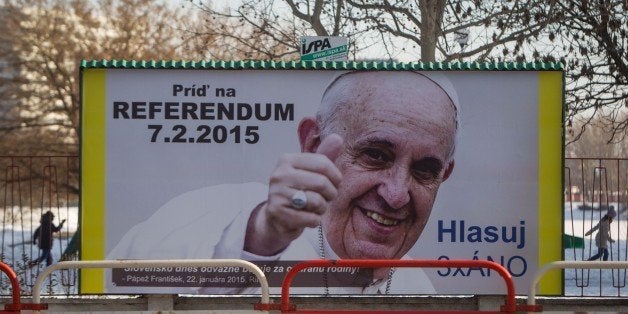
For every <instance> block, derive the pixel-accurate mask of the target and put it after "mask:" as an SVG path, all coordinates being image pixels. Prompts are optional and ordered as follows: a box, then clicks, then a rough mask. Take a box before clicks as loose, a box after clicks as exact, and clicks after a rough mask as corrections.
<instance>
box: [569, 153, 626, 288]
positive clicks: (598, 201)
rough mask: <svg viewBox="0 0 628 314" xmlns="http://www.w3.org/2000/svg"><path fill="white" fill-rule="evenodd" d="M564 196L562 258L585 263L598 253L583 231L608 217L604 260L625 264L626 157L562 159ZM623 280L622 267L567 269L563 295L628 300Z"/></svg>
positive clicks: (594, 243)
mask: <svg viewBox="0 0 628 314" xmlns="http://www.w3.org/2000/svg"><path fill="white" fill-rule="evenodd" d="M564 198H565V207H564V222H565V224H564V230H565V237H566V240H567V242H568V243H565V244H566V245H565V251H564V254H565V255H564V260H566V261H585V260H587V259H588V258H589V257H591V256H593V255H594V254H595V253H597V244H596V240H595V236H596V232H593V233H591V234H589V235H586V233H587V231H588V230H590V229H591V228H593V227H594V226H595V225H596V224H597V223H598V222H599V221H600V219H601V218H602V217H603V216H604V215H605V214H607V213H613V214H614V215H615V219H614V220H613V222H612V223H611V238H613V239H614V240H615V242H613V243H609V244H608V250H609V260H611V261H627V260H628V211H627V209H628V158H566V159H565V195H564ZM567 244H568V245H567ZM627 281H628V272H627V270H626V269H612V268H611V271H602V269H600V270H599V271H592V270H591V269H586V268H574V269H570V268H566V270H565V295H567V296H578V295H579V296H628V289H627V288H626V283H627Z"/></svg>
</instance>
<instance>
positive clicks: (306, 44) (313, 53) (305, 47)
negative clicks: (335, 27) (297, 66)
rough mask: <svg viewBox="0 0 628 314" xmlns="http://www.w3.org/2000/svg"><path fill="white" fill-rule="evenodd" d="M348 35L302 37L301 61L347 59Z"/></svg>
mask: <svg viewBox="0 0 628 314" xmlns="http://www.w3.org/2000/svg"><path fill="white" fill-rule="evenodd" d="M348 42H349V41H348V39H347V38H346V37H319V36H304V37H301V61H346V60H347V51H348V50H349V44H348Z"/></svg>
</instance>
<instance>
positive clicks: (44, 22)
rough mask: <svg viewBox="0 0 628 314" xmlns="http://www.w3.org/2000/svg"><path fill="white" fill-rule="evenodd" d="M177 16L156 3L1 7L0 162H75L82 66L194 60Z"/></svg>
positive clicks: (51, 1)
mask: <svg viewBox="0 0 628 314" xmlns="http://www.w3.org/2000/svg"><path fill="white" fill-rule="evenodd" d="M180 20H184V19H183V18H182V13H181V12H180V11H179V10H178V9H174V8H171V7H168V6H167V4H164V3H160V2H155V1H151V0H117V1H116V0H100V1H89V0H73V1H63V0H5V1H4V2H3V4H1V5H0V65H1V68H0V73H1V74H2V75H0V86H2V88H0V112H2V113H3V114H2V118H0V119H1V120H0V138H2V141H1V142H2V144H0V145H2V148H1V150H2V154H77V153H78V134H79V117H80V95H79V84H78V79H79V75H78V74H79V73H78V66H79V62H80V61H81V60H82V59H176V58H186V57H188V58H189V57H194V56H195V55H194V54H193V51H194V50H193V49H188V48H189V46H188V45H187V43H186V42H185V41H183V40H182V39H181V36H180V35H179V33H180V32H182V31H181V29H182V28H183V27H177V26H176V25H175V24H174V23H176V22H177V21H180Z"/></svg>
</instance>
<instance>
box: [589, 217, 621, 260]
mask: <svg viewBox="0 0 628 314" xmlns="http://www.w3.org/2000/svg"><path fill="white" fill-rule="evenodd" d="M615 215H616V213H615V211H614V210H609V211H608V212H607V213H606V215H604V217H602V219H600V222H598V223H597V225H595V227H593V228H591V230H589V231H587V232H586V233H585V234H584V235H585V236H588V235H590V234H591V233H593V232H594V231H595V230H598V229H599V231H598V232H597V234H596V235H595V245H596V246H597V254H595V255H593V256H591V257H589V259H588V261H594V260H596V259H599V258H600V257H602V260H604V261H607V260H608V243H609V242H610V243H613V242H615V240H613V239H612V238H611V222H613V218H614V217H615Z"/></svg>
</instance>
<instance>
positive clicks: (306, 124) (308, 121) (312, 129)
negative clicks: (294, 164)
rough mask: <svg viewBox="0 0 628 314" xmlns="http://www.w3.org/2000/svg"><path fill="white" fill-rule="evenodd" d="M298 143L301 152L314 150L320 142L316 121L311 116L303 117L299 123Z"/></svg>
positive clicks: (318, 127)
mask: <svg viewBox="0 0 628 314" xmlns="http://www.w3.org/2000/svg"><path fill="white" fill-rule="evenodd" d="M298 133H299V143H300V144H301V152H304V153H313V152H316V149H317V148H318V145H320V143H321V137H320V135H321V132H320V126H319V125H318V121H317V120H316V118H313V117H305V118H303V119H302V120H301V122H300V123H299V129H298Z"/></svg>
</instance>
